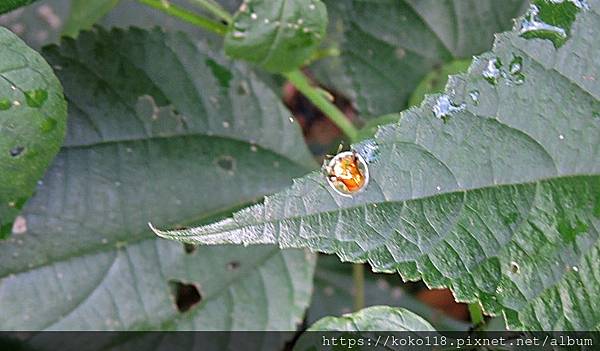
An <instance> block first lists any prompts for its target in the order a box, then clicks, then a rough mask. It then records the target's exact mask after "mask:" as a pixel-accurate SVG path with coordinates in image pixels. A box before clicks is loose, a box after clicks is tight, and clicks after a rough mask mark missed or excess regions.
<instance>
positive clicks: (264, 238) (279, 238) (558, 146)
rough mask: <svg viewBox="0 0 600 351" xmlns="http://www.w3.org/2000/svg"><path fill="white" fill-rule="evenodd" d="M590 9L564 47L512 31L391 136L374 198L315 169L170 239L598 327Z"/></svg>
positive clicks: (524, 321)
mask: <svg viewBox="0 0 600 351" xmlns="http://www.w3.org/2000/svg"><path fill="white" fill-rule="evenodd" d="M590 6H591V9H590V10H586V11H582V12H581V13H580V14H579V15H578V16H577V19H576V21H575V22H574V23H573V26H572V27H571V33H572V37H571V38H570V39H569V40H568V41H567V42H566V43H565V44H564V45H563V46H562V47H560V48H558V49H556V48H555V47H554V45H553V43H552V42H551V41H549V40H545V39H542V40H540V39H525V38H522V37H521V36H520V33H519V32H517V31H516V30H515V31H512V32H508V33H503V34H500V35H498V37H497V40H496V42H495V45H494V50H493V51H492V52H490V53H487V54H484V55H482V56H481V57H479V58H477V59H475V60H474V62H473V65H472V66H471V67H470V69H469V73H468V74H465V75H461V76H457V77H454V78H453V79H451V80H450V82H449V84H448V88H447V90H446V95H440V96H437V97H432V98H430V99H428V100H426V101H425V102H424V103H423V105H422V106H421V107H419V108H413V109H410V110H408V111H406V112H404V113H403V114H402V117H401V120H400V122H399V123H398V124H396V125H389V126H386V127H385V128H382V129H381V130H380V131H379V132H378V134H377V136H376V137H375V139H374V141H373V142H374V143H375V145H377V147H378V154H379V155H378V157H376V159H375V160H374V161H372V162H371V163H370V164H369V165H368V167H369V173H370V178H371V180H370V184H369V185H368V186H367V188H366V189H365V190H364V191H363V192H362V193H358V194H357V195H356V196H354V197H352V198H347V197H342V196H340V195H338V194H337V193H336V192H335V191H334V190H333V189H331V188H330V187H329V186H328V183H327V181H326V179H325V177H324V176H323V175H322V174H321V173H320V172H314V173H312V174H310V175H308V176H306V177H304V178H302V179H299V180H297V181H296V182H295V184H294V186H293V187H291V188H290V189H288V190H286V191H284V192H281V193H279V194H276V195H274V196H270V197H267V198H266V199H265V201H264V204H262V205H257V206H253V207H251V208H248V209H246V210H243V211H240V212H238V213H236V214H234V216H233V218H229V219H226V220H223V221H220V222H217V223H214V224H211V225H207V226H203V227H199V228H197V229H192V230H187V231H173V232H159V234H160V235H162V236H164V237H169V238H173V239H177V240H181V241H186V242H195V243H203V244H216V243H244V244H252V243H278V244H279V245H280V246H281V247H309V248H311V249H312V250H317V251H320V252H325V253H336V254H337V255H339V256H340V257H341V259H342V260H344V261H352V262H365V261H368V262H369V263H370V264H371V265H372V266H373V269H374V270H375V271H379V272H394V271H398V272H400V274H401V275H402V276H403V277H404V278H405V279H411V280H416V279H423V280H424V281H425V283H426V284H428V285H429V286H430V287H450V288H452V290H453V291H454V294H455V297H456V299H457V300H458V301H462V302H475V301H477V300H479V301H480V302H481V303H482V304H483V307H484V309H485V310H486V311H487V313H489V314H501V313H502V314H504V315H505V318H506V320H507V322H508V324H509V326H510V327H511V328H512V329H515V328H523V329H525V328H526V329H534V330H536V329H537V330H568V329H576V330H594V329H598V328H599V326H600V308H598V299H597V298H596V296H598V295H599V294H600V279H598V277H599V276H600V272H599V270H598V269H599V267H598V265H597V264H596V262H598V260H599V259H600V240H599V236H600V162H598V160H599V159H600V148H599V147H598V145H600V119H599V118H598V117H595V116H598V114H599V112H600V85H599V84H597V79H598V78H597V77H599V76H600V61H598V60H597V58H598V57H600V42H599V41H598V40H597V37H598V35H599V34H600V33H598V28H600V4H599V3H598V2H593V3H591V4H590ZM491 78H493V79H491ZM474 93H477V94H474ZM473 96H477V98H476V99H474V98H473ZM371 146H372V145H371ZM359 149H360V147H359ZM359 151H360V150H359Z"/></svg>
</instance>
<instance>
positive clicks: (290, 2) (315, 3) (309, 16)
mask: <svg viewBox="0 0 600 351" xmlns="http://www.w3.org/2000/svg"><path fill="white" fill-rule="evenodd" d="M326 27H327V9H326V8H325V5H324V4H323V3H322V2H321V1H320V0H249V1H245V2H243V3H242V5H241V6H240V8H239V10H238V11H237V12H236V14H235V17H234V19H233V23H232V28H230V30H229V32H228V33H227V35H226V37H225V52H226V53H227V55H229V56H231V57H234V58H238V59H243V60H247V61H250V62H253V63H255V64H258V65H259V66H261V67H263V68H264V69H266V70H268V71H270V72H289V71H293V70H294V69H296V68H298V67H299V66H300V65H302V64H303V63H304V62H305V61H306V60H307V59H309V58H310V57H311V55H312V54H313V52H314V50H315V49H316V48H317V47H318V46H319V44H320V43H321V40H322V38H323V36H324V35H325V30H326Z"/></svg>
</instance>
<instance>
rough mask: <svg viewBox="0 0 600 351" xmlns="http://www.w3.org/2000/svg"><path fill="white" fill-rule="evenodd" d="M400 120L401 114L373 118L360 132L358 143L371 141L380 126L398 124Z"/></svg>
mask: <svg viewBox="0 0 600 351" xmlns="http://www.w3.org/2000/svg"><path fill="white" fill-rule="evenodd" d="M399 120H400V114H399V113H390V114H389V115H383V116H379V117H377V118H373V119H372V120H370V121H368V122H367V123H365V125H364V126H363V127H362V128H361V129H360V130H359V131H358V135H357V137H356V140H357V141H363V140H366V139H371V138H373V137H374V136H375V134H377V130H378V129H379V126H382V125H385V124H390V123H396V122H398V121H399Z"/></svg>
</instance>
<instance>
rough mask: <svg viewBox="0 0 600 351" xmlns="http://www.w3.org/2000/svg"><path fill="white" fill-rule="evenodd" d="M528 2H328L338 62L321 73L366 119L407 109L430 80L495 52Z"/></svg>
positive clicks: (328, 63) (319, 67) (327, 63)
mask: <svg viewBox="0 0 600 351" xmlns="http://www.w3.org/2000/svg"><path fill="white" fill-rule="evenodd" d="M527 2H528V1H526V0H505V1H497V0H449V1H438V0H401V1H398V0H384V1H373V0H350V1H338V0H328V1H325V3H326V4H327V8H328V10H329V13H330V15H331V18H330V23H331V24H330V28H329V34H328V35H329V36H330V37H331V38H332V39H333V41H332V42H331V43H328V45H340V51H341V54H340V56H339V57H333V58H329V59H327V60H323V61H322V62H319V63H318V65H317V66H316V67H315V68H316V70H317V73H318V74H317V76H318V77H320V78H325V79H324V81H325V82H326V83H328V84H331V85H332V87H333V88H335V89H337V90H338V91H340V92H342V93H344V94H345V95H346V96H349V97H351V98H352V100H353V101H354V102H355V104H356V107H357V109H358V112H359V116H360V117H361V118H363V119H365V120H369V119H372V118H375V117H377V116H380V115H383V114H387V113H392V112H396V111H400V110H403V109H405V108H407V107H408V105H407V103H408V100H409V98H410V96H411V94H412V93H413V91H414V90H415V88H416V87H417V85H418V84H419V82H421V80H422V79H423V78H424V77H425V75H426V74H427V73H429V72H431V71H434V70H435V69H436V68H438V67H440V66H442V65H443V64H444V63H448V62H450V61H453V60H456V59H465V58H466V59H469V58H471V57H472V56H473V55H476V54H480V53H482V52H484V51H485V50H488V49H489V48H490V46H491V43H492V41H493V34H494V33H497V32H500V31H503V30H507V29H509V28H510V26H511V24H512V19H513V18H515V17H517V16H518V15H520V14H521V13H523V11H524V10H525V9H526V5H527Z"/></svg>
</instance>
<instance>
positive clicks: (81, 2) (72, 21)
mask: <svg viewBox="0 0 600 351" xmlns="http://www.w3.org/2000/svg"><path fill="white" fill-rule="evenodd" d="M118 3H119V0H91V1H90V0H72V1H71V13H70V15H69V17H68V18H67V22H66V23H65V26H64V28H63V34H64V35H68V36H71V37H77V34H78V33H79V32H80V31H81V30H84V29H90V28H92V26H93V25H94V24H95V23H96V22H98V21H99V20H100V19H101V18H102V17H104V16H105V15H106V14H107V13H108V12H109V11H110V10H112V9H113V7H115V6H116V5H117V4H118Z"/></svg>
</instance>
